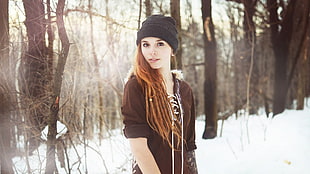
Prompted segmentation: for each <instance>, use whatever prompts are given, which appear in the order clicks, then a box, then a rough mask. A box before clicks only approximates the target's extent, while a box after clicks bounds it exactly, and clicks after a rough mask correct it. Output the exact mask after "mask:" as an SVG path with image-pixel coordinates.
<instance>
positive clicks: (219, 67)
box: [0, 0, 310, 173]
mask: <svg viewBox="0 0 310 174" xmlns="http://www.w3.org/2000/svg"><path fill="white" fill-rule="evenodd" d="M60 2H64V1H59V2H58V1H50V0H35V1H28V0H24V1H20V0H9V1H8V0H7V1H1V6H0V9H1V10H0V32H1V33H0V41H1V42H0V53H1V54H0V58H1V59H0V60H1V61H0V68H1V71H0V75H1V76H0V97H1V98H0V129H1V131H0V143H1V146H0V157H1V159H0V162H1V163H0V164H1V167H0V168H1V170H2V171H1V173H12V171H13V166H12V165H13V164H12V162H11V159H12V157H15V156H22V155H26V156H27V155H31V153H32V152H33V151H34V150H36V149H37V147H38V146H39V145H40V144H42V143H44V141H46V140H43V139H42V136H41V134H42V133H41V132H42V130H43V129H45V128H46V127H47V126H48V127H49V128H50V129H49V131H52V130H53V129H52V130H51V128H54V130H53V131H54V133H53V134H49V135H50V136H49V137H48V139H49V140H50V142H52V144H51V145H52V146H51V147H52V149H54V150H55V149H57V157H58V160H59V161H61V163H62V164H64V163H65V162H64V155H65V150H66V148H67V147H72V146H74V145H76V144H84V145H85V146H87V144H88V140H96V141H98V142H99V143H100V142H101V140H103V139H106V138H109V137H111V136H113V132H115V131H116V132H120V133H121V132H122V131H121V130H122V116H121V114H120V107H121V100H122V92H123V86H124V84H125V81H126V80H125V79H126V77H127V75H128V71H129V69H130V68H131V65H132V61H133V56H134V52H135V47H136V45H135V37H136V32H137V29H138V28H139V26H140V25H141V22H142V21H143V20H144V19H145V18H146V16H149V15H150V14H158V13H161V14H165V15H172V16H173V17H174V18H175V19H176V21H177V24H178V30H179V38H180V41H181V42H180V45H179V47H180V49H179V52H178V54H177V55H176V57H177V61H176V65H177V67H178V69H182V71H183V74H184V78H185V80H186V81H187V82H188V83H189V84H190V85H191V86H192V88H193V92H194V94H195V101H196V107H197V117H199V116H205V117H203V119H205V120H206V126H205V128H206V129H205V132H204V135H197V138H200V137H201V136H203V137H204V138H214V137H215V136H217V120H218V119H226V118H228V117H229V116H230V115H232V114H235V115H236V116H243V115H245V114H248V115H249V114H258V113H260V114H261V113H262V112H264V113H265V114H266V116H267V117H268V116H271V115H273V116H275V115H276V114H278V113H281V112H283V110H284V109H285V108H292V109H303V106H304V103H303V102H304V100H305V99H306V98H307V97H309V95H310V73H309V72H310V61H309V53H308V52H309V51H308V50H309V34H310V33H309V31H310V27H309V8H310V3H309V1H308V0H226V1H219V0H217V1H216V0H213V1H211V0H206V1H205V0H202V1H201V2H200V1H198V0H192V1H191V0H186V1H179V0H171V1H168V0H158V1H150V0H140V1H137V0H134V1H132V0H123V1H121V2H119V1H113V0H105V1H97V0H77V1H65V6H64V11H63V14H59V13H57V5H59V3H60ZM201 4H203V8H201ZM58 12H59V11H58ZM57 15H58V17H57ZM59 15H61V17H63V20H64V26H63V27H61V26H60V25H59V23H58V22H59ZM61 30H62V31H61ZM63 31H66V34H67V37H68V41H69V43H70V44H69V45H66V44H64V42H63V41H64V39H66V38H65V35H62V34H61V32H63ZM69 46H70V49H69ZM66 54H67V55H66ZM61 66H63V70H62V69H61ZM62 72H63V74H62ZM56 88H58V89H57V90H56ZM55 107H56V108H55ZM53 109H55V110H53ZM53 113H54V114H53ZM51 120H52V122H51ZM56 121H58V122H61V123H62V124H63V125H65V126H66V129H67V131H66V133H65V134H63V135H62V136H61V137H57V138H56V135H55V133H56V132H55V131H57V132H58V131H59V130H57V128H56ZM51 133H52V132H51ZM53 153H56V151H55V152H53ZM52 155H53V156H55V154H52ZM61 157H62V158H61ZM80 162H81V161H80ZM68 163H70V162H67V164H68ZM28 167H29V166H28ZM63 167H65V166H63ZM67 168H68V171H70V170H69V167H67ZM56 170H57V169H56ZM28 172H29V173H31V169H30V168H28ZM47 173H48V172H47Z"/></svg>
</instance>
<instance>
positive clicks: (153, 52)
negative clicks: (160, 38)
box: [151, 47, 157, 55]
mask: <svg viewBox="0 0 310 174" xmlns="http://www.w3.org/2000/svg"><path fill="white" fill-rule="evenodd" d="M151 54H152V55H156V54H157V50H156V48H155V47H153V48H152V50H151Z"/></svg>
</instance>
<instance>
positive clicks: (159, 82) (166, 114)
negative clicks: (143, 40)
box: [133, 44, 182, 148]
mask: <svg viewBox="0 0 310 174" xmlns="http://www.w3.org/2000/svg"><path fill="white" fill-rule="evenodd" d="M133 71H134V74H135V75H136V77H137V80H138V82H139V84H140V85H141V87H142V89H143V93H144V95H145V103H146V120H147V122H148V124H149V126H150V127H151V128H152V129H153V130H155V131H156V132H157V133H158V134H159V135H160V136H161V137H162V138H163V139H164V140H166V141H167V142H168V143H169V145H170V147H172V143H171V138H170V134H171V131H172V132H173V134H174V135H176V138H177V141H176V142H177V146H179V144H180V142H181V140H182V136H181V125H180V123H179V122H175V123H174V124H173V122H172V117H174V112H173V109H172V107H171V103H170V101H169V100H168V94H167V91H166V87H165V85H164V80H163V76H162V75H161V73H159V71H158V70H156V69H152V68H151V66H150V65H149V63H148V62H147V61H146V60H145V58H144V56H143V54H142V51H141V45H140V44H139V45H138V47H137V51H136V56H135V63H134V70H133ZM172 148H175V147H172Z"/></svg>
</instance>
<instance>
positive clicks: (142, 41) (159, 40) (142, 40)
mask: <svg viewBox="0 0 310 174" xmlns="http://www.w3.org/2000/svg"><path fill="white" fill-rule="evenodd" d="M159 41H164V40H162V39H158V40H156V42H159ZM141 42H148V41H146V40H143V39H142V40H141Z"/></svg>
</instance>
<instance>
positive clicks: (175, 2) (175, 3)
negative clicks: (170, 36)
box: [170, 0, 183, 70]
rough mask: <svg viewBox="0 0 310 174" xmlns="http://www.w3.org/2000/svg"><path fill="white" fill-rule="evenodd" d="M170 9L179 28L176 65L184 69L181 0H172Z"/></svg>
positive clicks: (177, 67)
mask: <svg viewBox="0 0 310 174" xmlns="http://www.w3.org/2000/svg"><path fill="white" fill-rule="evenodd" d="M170 11H171V16H172V17H173V18H174V19H175V21H176V28H177V30H178V40H179V47H178V51H177V53H176V55H175V57H176V62H175V65H174V67H175V68H176V69H180V70H181V69H182V66H183V65H182V33H181V32H182V27H181V26H182V25H181V15H180V0H170Z"/></svg>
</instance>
